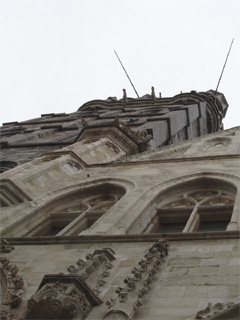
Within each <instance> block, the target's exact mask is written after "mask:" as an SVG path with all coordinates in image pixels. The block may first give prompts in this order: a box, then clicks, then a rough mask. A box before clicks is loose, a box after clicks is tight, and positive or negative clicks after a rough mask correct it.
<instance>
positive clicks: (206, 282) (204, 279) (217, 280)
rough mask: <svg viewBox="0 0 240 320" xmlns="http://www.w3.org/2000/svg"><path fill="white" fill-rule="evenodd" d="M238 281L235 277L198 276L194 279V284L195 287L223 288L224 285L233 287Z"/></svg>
mask: <svg viewBox="0 0 240 320" xmlns="http://www.w3.org/2000/svg"><path fill="white" fill-rule="evenodd" d="M238 280H239V279H238V278H237V277H236V276H232V275H226V276H214V275H210V276H206V275H200V276H197V277H196V279H195V282H194V284H195V285H197V286H214V285H215V286H224V285H226V286H227V285H234V284H236V282H237V281H238Z"/></svg>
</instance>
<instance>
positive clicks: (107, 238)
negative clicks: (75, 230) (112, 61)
mask: <svg viewBox="0 0 240 320" xmlns="http://www.w3.org/2000/svg"><path fill="white" fill-rule="evenodd" d="M239 238H240V231H239V230H237V231H216V232H191V233H168V234H166V233H163V234H159V233H152V234H127V235H122V234H121V235H87V236H85V235H84V236H81V235H80V236H61V237H59V236H52V237H28V238H27V237H25V238H24V237H21V238H20V237H18V238H6V240H7V241H8V242H9V243H10V244H11V245H17V244H19V245H23V244H24V245H33V244H39V245H40V244H67V243H69V244H70V243H71V244H72V243H107V242H116V243H118V242H154V241H157V240H167V241H192V240H219V239H239Z"/></svg>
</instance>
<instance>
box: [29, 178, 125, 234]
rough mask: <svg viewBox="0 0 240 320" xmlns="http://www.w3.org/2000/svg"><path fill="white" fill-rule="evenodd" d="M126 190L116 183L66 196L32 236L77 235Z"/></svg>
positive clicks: (55, 205) (51, 210)
mask: <svg viewBox="0 0 240 320" xmlns="http://www.w3.org/2000/svg"><path fill="white" fill-rule="evenodd" d="M124 193H125V189H124V188H122V187H119V186H116V185H114V184H109V185H107V184H102V185H99V186H97V187H89V188H86V189H85V190H82V191H81V192H80V191H79V192H77V193H75V194H70V195H68V196H65V197H63V198H62V199H61V200H60V201H59V200H58V201H56V204H51V206H50V207H51V208H49V209H48V210H47V212H46V213H45V217H46V218H45V219H44V221H43V223H41V225H39V227H36V226H35V228H34V229H32V230H33V232H32V233H30V234H29V235H30V236H55V235H57V236H68V235H78V234H79V233H80V232H82V231H83V230H85V229H86V228H89V227H90V226H91V225H92V224H93V223H94V222H95V221H97V220H98V219H99V218H100V217H101V216H102V215H103V214H104V213H105V212H106V211H107V210H109V209H110V208H111V207H112V206H113V205H114V204H115V203H116V202H118V201H119V200H120V199H121V197H122V196H123V195H124Z"/></svg>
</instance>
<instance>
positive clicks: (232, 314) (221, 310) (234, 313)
mask: <svg viewBox="0 0 240 320" xmlns="http://www.w3.org/2000/svg"><path fill="white" fill-rule="evenodd" d="M239 316H240V309H239V304H238V305H236V304H235V303H233V302H229V303H215V304H212V303H211V302H209V304H208V306H207V308H206V309H204V310H201V311H199V312H198V313H197V315H196V316H195V319H209V320H211V319H212V320H213V319H219V320H220V319H222V320H223V319H224V320H225V319H229V320H230V319H239Z"/></svg>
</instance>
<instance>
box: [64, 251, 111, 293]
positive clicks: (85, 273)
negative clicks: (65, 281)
mask: <svg viewBox="0 0 240 320" xmlns="http://www.w3.org/2000/svg"><path fill="white" fill-rule="evenodd" d="M113 254H114V251H113V250H112V249H111V248H103V249H102V250H95V251H94V253H93V254H90V253H89V254H87V255H86V257H85V261H84V260H83V259H79V260H78V261H77V266H76V267H75V266H69V267H68V268H67V271H68V272H69V273H70V274H72V273H73V274H77V275H79V276H80V278H81V279H83V280H85V281H86V282H87V283H88V285H90V286H91V288H92V290H93V291H94V293H95V294H97V295H98V294H100V292H101V290H100V287H102V286H104V285H105V283H106V281H105V278H107V277H108V276H109V275H110V272H109V270H110V269H111V268H112V267H113V265H112V264H111V263H110V261H113V260H115V257H114V255H113Z"/></svg>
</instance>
